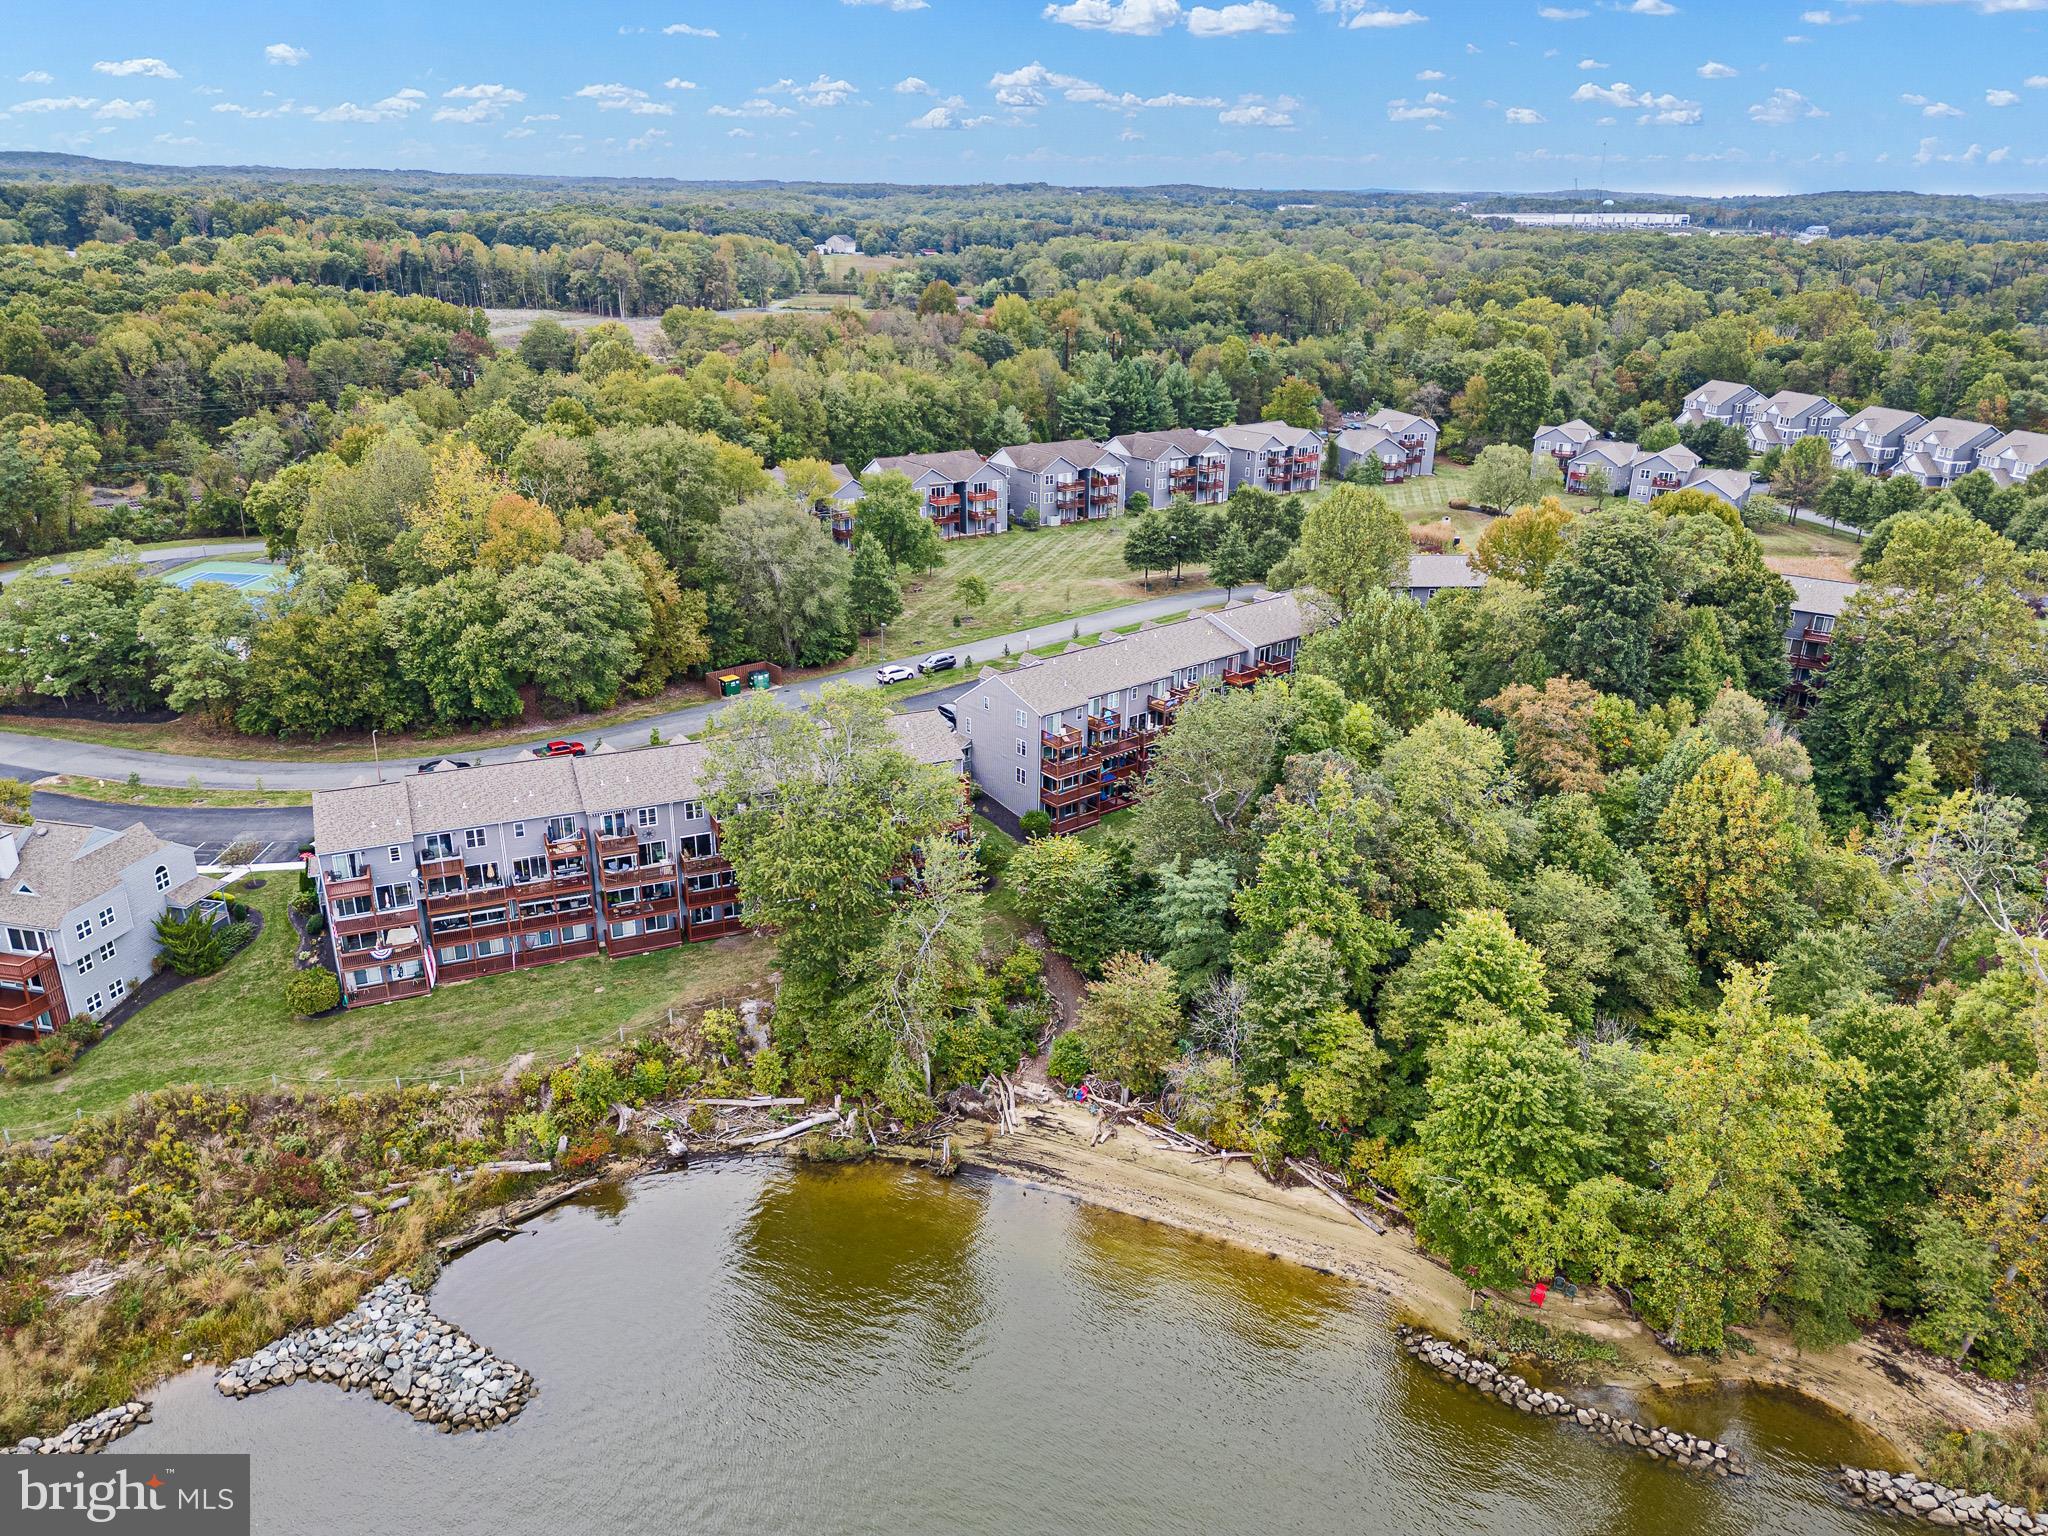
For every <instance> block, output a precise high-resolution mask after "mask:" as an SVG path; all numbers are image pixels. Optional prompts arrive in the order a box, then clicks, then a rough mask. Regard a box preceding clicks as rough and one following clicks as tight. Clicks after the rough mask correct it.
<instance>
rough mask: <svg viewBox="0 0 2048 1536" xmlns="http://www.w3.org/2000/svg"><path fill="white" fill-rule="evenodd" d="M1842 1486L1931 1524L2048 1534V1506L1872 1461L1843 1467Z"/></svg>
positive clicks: (1871, 1501) (1879, 1506) (1861, 1497)
mask: <svg viewBox="0 0 2048 1536" xmlns="http://www.w3.org/2000/svg"><path fill="white" fill-rule="evenodd" d="M1842 1486H1843V1487H1844V1488H1846V1489H1848V1491H1849V1496H1850V1497H1851V1498H1853V1499H1856V1500H1857V1501H1859V1502H1860V1503H1864V1504H1868V1505H1870V1506H1871V1507H1872V1508H1874V1509H1883V1510H1889V1511H1890V1512H1891V1513H1893V1514H1897V1515H1905V1516H1907V1517H1908V1518H1911V1519H1916V1520H1925V1521H1926V1522H1927V1523H1928V1524H1929V1525H1942V1526H1949V1527H1952V1528H1955V1529H1959V1530H1968V1531H2022V1532H2033V1533H2035V1536H2048V1512H2032V1513H2030V1512H2029V1511H2027V1510H2024V1509H2021V1508H2020V1507H2019V1506H2018V1505H2015V1504H2006V1503H2003V1502H2001V1501H2000V1500H1998V1499H1995V1498H1993V1497H1992V1496H1991V1495H1990V1494H1988V1493H1964V1492H1963V1491H1962V1490H1961V1489H1959V1488H1944V1487H1943V1486H1942V1485H1941V1484H1940V1483H1930V1482H1928V1481H1927V1479H1925V1478H1924V1477H1909V1476H1907V1475H1906V1474H1905V1473H1903V1472H1879V1471H1876V1470H1875V1469H1873V1468H1867V1467H1844V1468H1842Z"/></svg>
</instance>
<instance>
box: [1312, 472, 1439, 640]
mask: <svg viewBox="0 0 2048 1536" xmlns="http://www.w3.org/2000/svg"><path fill="white" fill-rule="evenodd" d="M1412 548H1413V546H1412V545H1411V544H1410V543H1409V542H1408V525H1407V524H1406V523H1404V522H1402V521H1401V514H1400V513H1398V512H1396V511H1395V510H1394V509H1393V508H1392V507H1391V506H1389V505H1388V504H1387V500H1386V498H1385V497H1384V496H1383V495H1381V494H1380V493H1378V492H1377V491H1369V490H1365V489H1362V488H1361V487H1358V486H1353V485H1339V486H1337V487H1335V488H1334V489H1332V490H1331V491H1329V492H1328V493H1327V494H1325V495H1324V496H1323V497H1322V498H1321V499H1319V500H1318V501H1317V502H1316V503H1315V505H1313V506H1312V507H1310V508H1309V510H1308V512H1307V513H1306V514H1305V515H1304V516H1303V517H1302V520H1301V558H1302V567H1303V570H1304V572H1305V573H1306V575H1307V577H1308V582H1309V585H1310V586H1312V587H1314V588H1315V589H1316V590H1317V591H1318V592H1321V593H1322V594H1323V595H1324V596H1325V597H1327V598H1329V599H1330V601H1331V602H1332V603H1333V604H1334V605H1335V607H1336V609H1337V613H1338V616H1339V617H1340V618H1342V617H1345V616H1347V615H1349V614H1350V612H1351V611H1352V609H1353V608H1355V607H1356V606H1358V605H1359V604H1360V603H1361V602H1363V601H1364V600H1365V598H1366V594H1367V593H1369V592H1373V591H1386V590H1388V589H1390V588H1394V587H1401V588H1406V586H1407V585H1408V556H1409V553H1410V551H1411V550H1412Z"/></svg>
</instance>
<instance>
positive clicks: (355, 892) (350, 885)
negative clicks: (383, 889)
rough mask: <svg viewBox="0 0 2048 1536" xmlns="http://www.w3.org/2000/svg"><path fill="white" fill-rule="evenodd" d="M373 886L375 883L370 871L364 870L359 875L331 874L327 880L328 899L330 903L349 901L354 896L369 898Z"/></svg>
mask: <svg viewBox="0 0 2048 1536" xmlns="http://www.w3.org/2000/svg"><path fill="white" fill-rule="evenodd" d="M373 884H374V881H373V880H372V878H371V875H370V872H369V871H368V870H364V871H363V872H362V873H361V874H359V875H334V874H330V875H328V876H327V879H326V890H327V899H328V900H329V901H347V900H348V899H349V898H350V897H352V896H367V895H369V894H370V888H371V886H372V885H373Z"/></svg>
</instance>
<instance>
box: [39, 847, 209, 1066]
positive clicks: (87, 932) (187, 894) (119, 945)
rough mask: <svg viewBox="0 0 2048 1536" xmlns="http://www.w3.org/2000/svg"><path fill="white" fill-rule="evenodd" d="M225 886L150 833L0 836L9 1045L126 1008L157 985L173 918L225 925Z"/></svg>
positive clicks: (184, 850)
mask: <svg viewBox="0 0 2048 1536" xmlns="http://www.w3.org/2000/svg"><path fill="white" fill-rule="evenodd" d="M218 884H219V881H217V880H215V879H213V878H212V877H210V876H206V875H201V874H200V873H199V872H198V871H197V869H196V868H195V867H194V865H193V862H192V850H191V849H190V848H187V847H184V846H183V845H181V844H178V843H167V842H165V841H164V840H163V839H162V838H160V837H158V836H157V835H156V834H155V833H153V832H151V831H150V830H149V828H147V827H145V826H143V825H142V823H140V822H137V823H135V824H134V825H133V826H131V827H128V828H126V829H125V830H123V831H119V832H115V831H110V830H109V829H107V828H105V827H83V826H77V825H74V824H73V823H71V822H64V821H39V822H37V823H36V824H35V825H34V826H32V827H15V826H0V1045H8V1044H11V1043H13V1042H15V1041H20V1040H33V1039H35V1038H36V1037H37V1036H39V1035H47V1034H50V1033H51V1032H53V1031H55V1030H57V1029H60V1028H62V1027H63V1025H64V1024H65V1023H66V1022H67V1021H69V1020H71V1019H74V1018H77V1017H80V1016H81V1015H83V1016H86V1017H90V1018H95V1019H97V1018H101V1017H103V1016H104V1015H105V1014H107V1013H108V1012H110V1011H111V1010H112V1009H114V1008H115V1007H117V1006H118V1005H119V1004H120V1003H121V1002H123V1001H124V1000H125V999H126V998H127V997H128V995H129V993H131V992H132V991H134V989H135V988H137V987H139V986H141V985H142V983H143V982H144V981H146V980H148V978H149V975H150V972H151V970H152V969H153V968H154V965H155V961H156V956H157V948H158V945H157V940H156V920H157V919H158V918H159V917H161V916H163V914H164V913H165V912H167V911H168V912H170V913H172V914H173V915H174V916H176V917H179V918H183V917H186V916H189V915H191V914H193V913H201V914H203V915H205V916H206V917H207V918H208V919H209V920H212V921H216V922H221V923H224V922H226V921H227V907H226V905H225V903H223V902H219V901H216V900H213V899H212V895H213V890H214V887H215V886H216V885H218Z"/></svg>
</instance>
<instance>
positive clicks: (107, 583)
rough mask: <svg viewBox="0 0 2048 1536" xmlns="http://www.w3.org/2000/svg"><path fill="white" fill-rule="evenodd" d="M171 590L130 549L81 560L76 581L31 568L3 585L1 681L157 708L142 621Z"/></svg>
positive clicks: (119, 547)
mask: <svg viewBox="0 0 2048 1536" xmlns="http://www.w3.org/2000/svg"><path fill="white" fill-rule="evenodd" d="M163 590H164V588H163V584H162V583H161V582H160V581H158V580H157V579H156V578H155V577H153V576H149V575H147V574H146V573H145V572H144V571H143V568H142V566H141V565H140V563H139V562H138V561H137V560H136V558H135V552H134V549H133V547H132V546H130V545H124V544H108V545H106V546H104V547H103V548H102V549H100V550H99V551H97V552H95V553H93V554H90V555H84V556H80V557H78V558H76V559H74V560H73V561H72V562H71V573H70V575H69V576H56V575H51V574H49V572H48V571H47V570H46V569H42V568H39V567H36V566H31V567H30V568H29V569H28V571H27V572H25V573H24V574H22V575H20V576H17V577H16V578H15V579H14V580H13V581H11V582H9V583H8V584H7V585H6V586H5V587H4V588H0V680H4V682H5V684H6V686H7V687H9V688H11V689H13V690H15V691H17V692H20V693H33V694H41V695H43V696H44V697H46V698H53V699H71V698H79V697H85V696H89V697H92V698H97V699H101V700H104V701H105V702H106V703H109V704H112V705H115V706H117V707H119V708H125V709H134V708H139V707H142V706H145V705H148V704H151V703H154V702H155V701H156V699H157V698H158V697H159V695H158V693H157V690H156V684H155V681H154V671H153V668H152V665H151V657H150V653H149V648H148V647H147V646H146V645H145V644H144V643H143V639H142V633H141V620H142V614H143V612H144V610H145V609H147V608H148V606H149V604H150V603H151V602H152V601H154V600H155V598H156V597H157V595H158V594H159V593H160V592H162V591H163Z"/></svg>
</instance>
